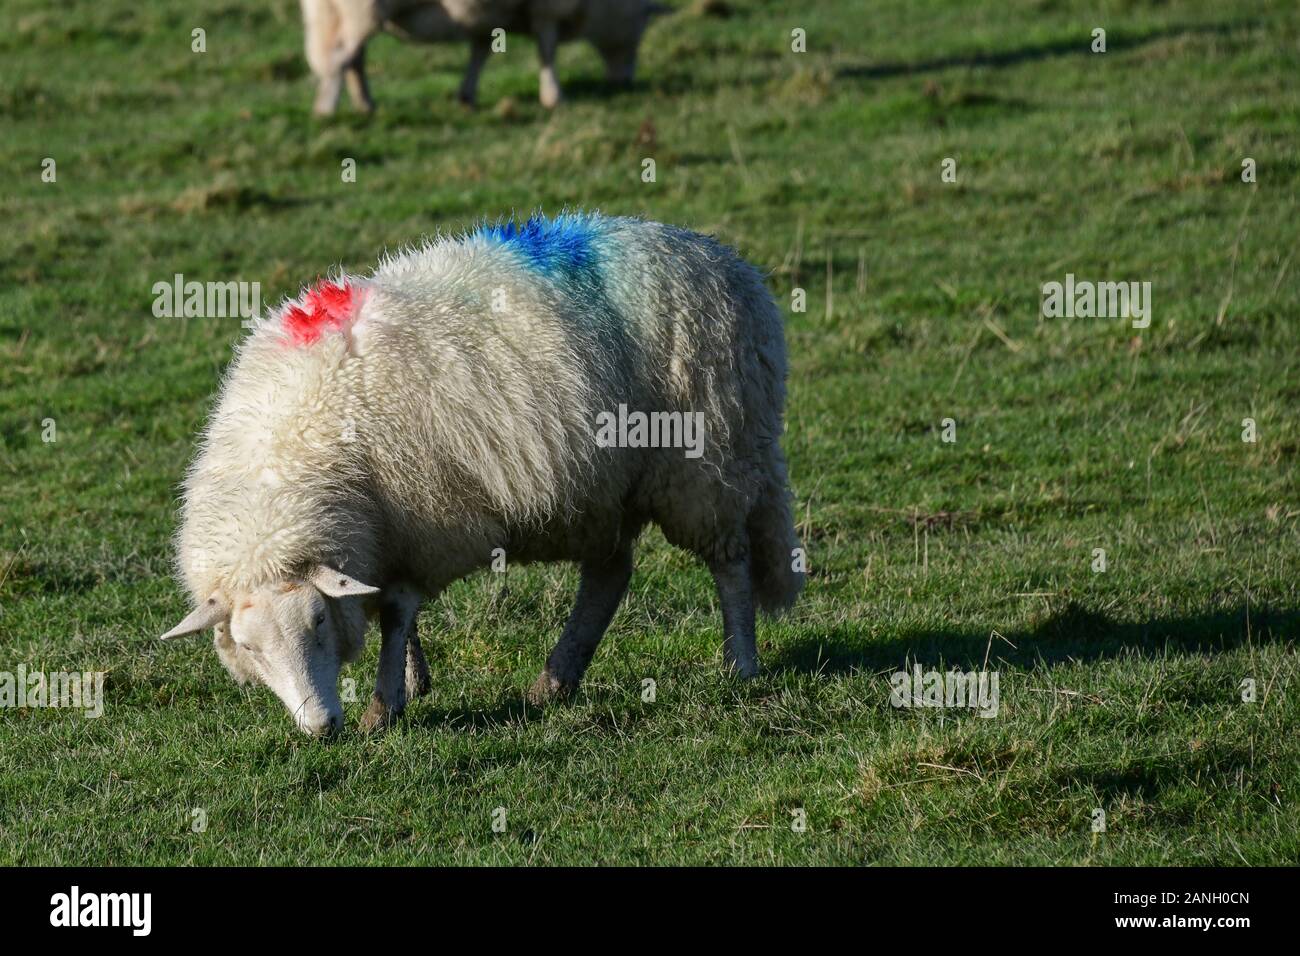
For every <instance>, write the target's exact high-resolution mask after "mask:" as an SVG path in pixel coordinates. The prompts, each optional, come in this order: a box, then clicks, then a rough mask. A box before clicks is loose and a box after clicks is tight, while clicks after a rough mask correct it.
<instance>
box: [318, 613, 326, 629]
mask: <svg viewBox="0 0 1300 956" xmlns="http://www.w3.org/2000/svg"><path fill="white" fill-rule="evenodd" d="M324 623H325V615H324V614H322V615H320V616H319V617H317V618H316V626H317V627H320V626H321V625H322V624H324Z"/></svg>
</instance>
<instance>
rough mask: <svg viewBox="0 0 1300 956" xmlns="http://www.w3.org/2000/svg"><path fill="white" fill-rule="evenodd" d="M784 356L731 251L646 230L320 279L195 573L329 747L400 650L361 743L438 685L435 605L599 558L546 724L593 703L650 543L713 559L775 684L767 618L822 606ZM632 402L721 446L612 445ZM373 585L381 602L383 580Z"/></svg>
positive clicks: (290, 315) (272, 357) (209, 461)
mask: <svg viewBox="0 0 1300 956" xmlns="http://www.w3.org/2000/svg"><path fill="white" fill-rule="evenodd" d="M785 375H786V360H785V346H784V339H783V330H782V323H781V319H780V315H779V313H778V312H777V309H776V307H775V305H774V303H773V302H772V299H771V297H770V295H769V294H768V292H767V290H766V288H765V287H764V285H763V281H762V278H761V277H760V276H759V274H758V273H757V272H756V271H755V270H754V269H753V268H752V267H751V266H749V265H748V264H747V263H745V262H743V261H742V260H740V259H739V258H738V257H737V256H736V255H735V254H734V253H733V252H731V251H730V250H729V249H726V248H725V247H723V246H721V245H719V244H718V243H716V242H715V241H713V240H712V239H709V238H705V237H703V236H699V235H696V234H694V233H690V232H687V231H684V230H681V229H676V228H673V227H670V226H664V225H659V224H656V223H649V222H641V221H637V220H631V219H614V218H605V217H598V216H568V215H566V216H561V217H559V218H558V219H555V220H547V219H543V218H533V219H530V220H529V221H528V222H527V223H526V224H524V225H523V226H522V227H517V226H515V225H514V224H509V225H505V226H494V227H483V228H480V229H478V230H476V231H475V232H473V233H471V234H470V235H468V236H466V237H464V238H461V239H441V240H439V241H436V242H434V243H433V244H431V245H427V246H425V247H424V248H421V249H419V250H417V251H414V252H410V253H407V254H403V255H399V256H396V257H394V258H391V259H389V260H387V261H386V262H384V263H383V264H382V265H381V266H380V268H379V269H378V270H377V271H376V273H375V274H374V275H373V277H371V278H369V279H353V278H344V279H342V280H340V281H338V282H335V283H325V284H322V285H320V286H318V287H316V288H314V289H313V290H311V291H310V292H308V293H307V294H306V295H305V296H304V297H303V299H302V300H301V301H300V302H298V303H294V304H292V305H290V306H289V307H287V308H285V309H284V310H282V312H281V313H280V316H279V318H278V320H275V321H271V322H268V323H264V324H263V325H261V326H260V327H259V328H258V329H257V330H256V331H255V332H254V334H253V335H251V336H250V337H249V338H248V339H247V340H246V341H245V342H244V344H243V345H242V346H241V348H240V350H239V355H238V357H237V359H236V361H235V364H234V366H233V368H232V370H231V371H230V373H229V375H228V377H227V380H226V383H225V387H224V390H223V394H222V397H221V400H220V403H219V405H218V406H217V408H216V411H215V413H214V414H213V417H212V420H211V423H210V424H209V426H208V430H207V434H206V436H205V438H204V441H203V448H202V452H201V454H200V455H199V457H198V460H197V462H196V463H195V465H194V467H193V469H192V470H191V472H190V475H189V477H188V480H187V482H186V487H185V502H184V514H183V520H182V527H181V530H180V533H179V549H178V550H179V561H180V565H181V569H182V572H183V573H184V576H185V579H186V582H187V584H188V586H189V590H190V592H191V594H192V595H193V597H194V599H195V600H196V602H198V609H197V610H195V611H194V613H192V614H191V615H190V616H189V617H187V618H186V619H185V620H184V621H183V622H182V623H181V624H180V625H178V626H177V627H176V628H174V629H173V630H172V631H171V632H169V633H168V634H167V635H165V636H167V637H173V636H176V635H179V634H187V633H194V632H196V631H200V630H203V629H204V628H207V627H214V626H215V627H216V628H217V635H216V646H217V651H218V653H219V654H220V655H221V657H222V660H223V661H224V662H225V663H226V666H227V667H228V669H229V670H230V671H231V673H232V674H233V675H234V676H235V677H236V678H237V679H241V680H248V679H252V678H260V679H261V680H262V681H264V682H265V683H267V684H268V685H269V686H271V687H272V689H274V690H275V691H276V693H277V694H278V695H279V696H280V698H281V699H282V700H283V701H284V703H285V704H286V706H288V707H289V709H290V711H291V712H292V713H293V714H294V715H295V718H296V719H297V721H298V723H299V724H300V726H302V727H303V728H304V729H306V730H308V731H310V732H321V731H327V730H332V729H335V728H337V727H338V726H339V724H340V723H341V719H342V709H341V705H340V703H339V698H338V690H337V686H336V685H337V678H338V672H339V667H340V665H341V663H342V662H343V661H346V660H351V659H353V658H354V657H355V656H356V655H357V654H358V653H359V651H360V649H361V647H362V643H363V635H364V630H365V621H366V616H367V613H374V612H376V611H377V612H378V613H379V616H380V625H381V630H382V633H383V643H382V645H381V650H380V663H379V675H378V679H377V681H376V689H375V695H374V699H373V702H372V705H371V708H370V710H369V711H368V712H367V714H366V716H365V718H364V724H365V726H367V727H374V726H378V725H381V724H383V723H385V722H386V721H388V720H389V719H390V718H391V717H392V716H393V715H395V714H397V713H400V712H401V710H402V709H403V707H404V706H405V703H406V700H407V698H408V697H409V696H411V695H413V694H415V693H418V692H420V690H421V689H422V686H426V685H427V667H426V666H425V664H424V658H423V654H422V653H421V651H420V645H419V641H418V638H417V636H416V629H415V624H416V618H417V616H418V613H419V608H420V604H421V602H422V600H423V599H425V598H433V597H436V596H437V595H438V593H439V592H440V591H441V590H442V589H443V588H445V587H446V586H447V585H449V584H451V583H452V582H454V581H455V580H457V579H459V578H461V577H463V576H465V575H467V574H469V573H471V572H473V571H474V570H476V569H479V568H482V567H484V566H486V565H487V564H488V563H489V562H490V561H491V559H492V556H493V552H494V550H495V549H504V551H505V553H506V555H508V557H509V560H511V561H522V562H526V561H534V560H544V561H551V560H573V561H577V562H580V564H581V569H582V582H581V586H580V588H579V592H578V599H577V603H576V606H575V607H574V610H573V612H572V614H571V616H570V618H569V620H568V623H567V624H566V625H565V628H564V632H563V634H562V636H561V638H560V640H559V643H558V644H557V645H556V646H555V649H554V650H553V651H552V652H551V654H550V657H549V658H548V660H547V662H546V667H545V669H544V670H543V671H542V673H541V675H540V676H539V677H538V679H537V681H536V683H535V684H534V685H533V688H532V691H531V694H532V697H533V699H534V700H535V701H538V702H540V701H544V700H546V699H548V698H550V697H552V696H554V695H557V694H566V693H568V692H571V691H572V690H573V689H574V688H576V687H577V685H578V682H579V681H580V679H581V678H582V675H583V672H584V671H585V670H586V668H587V665H588V663H589V662H590V660H591V657H592V654H593V653H594V652H595V649H596V646H597V644H598V643H599V641H600V639H601V637H602V635H603V634H604V631H605V629H606V627H607V625H608V624H609V622H610V619H611V618H612V617H613V615H614V612H615V610H616V609H617V607H618V604H619V602H620V600H621V599H622V596H623V594H624V592H625V590H626V588H627V585H628V581H629V578H630V576H631V573H632V548H633V543H634V542H635V540H636V538H637V536H638V534H639V533H640V531H641V529H642V528H643V527H644V526H645V525H646V524H647V523H648V522H654V523H656V524H657V525H658V526H659V527H660V528H661V529H662V530H663V532H664V535H665V536H666V537H667V539H668V540H669V541H671V542H672V543H674V544H676V545H678V546H680V547H682V548H685V549H688V550H690V551H691V552H693V553H695V554H696V555H698V556H699V557H700V558H701V559H702V560H704V561H705V562H706V563H707V565H708V567H709V568H710V570H711V571H712V573H713V576H714V579H715V582H716V585H717V589H718V594H719V598H720V602H721V605H722V612H723V621H724V632H725V643H724V648H725V657H726V660H727V663H728V666H729V667H730V668H732V669H734V670H735V671H736V672H737V673H739V674H740V675H742V676H751V675H753V674H754V673H756V671H757V667H758V661H757V656H756V650H755V636H754V606H755V600H757V602H758V604H759V605H761V606H762V607H764V608H765V609H767V610H769V611H777V610H780V609H782V608H785V607H788V606H789V605H790V604H791V603H792V602H793V600H794V598H795V596H796V594H797V592H798V590H799V587H800V585H801V583H802V574H800V573H796V572H795V571H794V570H793V569H792V568H793V564H792V560H793V551H794V549H795V548H796V547H797V541H796V538H795V533H794V528H793V525H792V521H791V515H790V509H789V493H788V490H787V478H786V466H785V459H784V456H783V455H782V452H781V447H780V444H779V438H780V435H781V431H782V414H783V408H784V403H785ZM620 406H625V407H626V409H627V410H630V411H631V412H632V413H635V412H638V411H639V412H667V413H679V414H681V415H686V414H698V415H699V416H700V420H701V421H702V423H703V426H704V441H703V443H702V444H701V445H700V446H699V447H698V449H692V454H691V455H687V454H686V453H685V452H684V449H682V448H680V447H677V448H673V447H658V448H655V447H617V446H611V445H610V444H609V443H608V442H598V441H597V440H596V438H595V432H596V429H597V423H598V422H600V421H601V420H602V417H603V415H604V414H605V413H612V412H613V411H614V410H616V409H620ZM363 582H364V583H363Z"/></svg>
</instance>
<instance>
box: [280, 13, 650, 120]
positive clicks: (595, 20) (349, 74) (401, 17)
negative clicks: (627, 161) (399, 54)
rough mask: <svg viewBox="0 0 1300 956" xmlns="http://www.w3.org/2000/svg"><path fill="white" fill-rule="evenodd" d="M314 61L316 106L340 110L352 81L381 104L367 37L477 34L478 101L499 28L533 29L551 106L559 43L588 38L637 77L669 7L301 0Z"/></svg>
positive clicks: (618, 79)
mask: <svg viewBox="0 0 1300 956" xmlns="http://www.w3.org/2000/svg"><path fill="white" fill-rule="evenodd" d="M301 3H302V16H303V25H304V27H305V28H306V35H307V62H308V63H309V64H310V65H311V69H312V72H313V73H314V74H315V75H316V79H317V92H316V102H315V111H316V113H317V114H318V115H328V114H330V113H333V112H334V108H335V106H336V105H337V104H338V98H339V91H340V90H341V88H342V86H343V83H344V81H345V80H346V82H347V87H348V94H349V95H350V96H351V97H352V102H353V105H355V106H356V108H357V109H359V110H362V111H363V112H369V111H370V110H371V109H372V108H373V107H374V102H373V101H372V100H371V98H370V87H369V84H368V83H367V82H366V67H365V54H366V41H367V40H369V39H370V37H372V36H373V35H374V34H375V33H376V32H378V31H379V30H381V29H385V30H388V32H390V33H393V34H394V35H396V36H399V37H401V38H403V39H406V40H415V41H419V42H424V43H436V42H445V41H450V40H469V42H470V60H469V66H468V67H467V68H466V71H465V79H464V80H463V81H462V82H461V86H460V92H459V96H460V100H461V102H463V103H465V104H467V105H470V106H472V105H474V102H475V99H476V97H477V93H478V77H479V73H480V72H481V71H482V69H483V64H484V63H485V62H486V61H487V58H488V55H489V54H490V53H491V52H492V31H493V30H496V29H498V28H500V29H502V30H507V31H510V32H525V33H531V34H532V35H533V36H534V37H536V39H537V51H538V55H539V57H540V59H541V61H542V69H541V82H540V94H539V98H540V99H541V102H542V105H543V106H546V107H548V108H550V107H553V106H555V105H556V104H558V103H559V102H560V83H559V80H557V79H556V77H555V49H556V46H557V45H558V44H559V43H560V41H562V40H576V39H585V40H588V41H590V42H591V44H592V45H593V46H595V47H596V49H597V50H598V51H599V52H600V55H601V57H602V58H603V59H604V60H605V70H606V75H607V76H608V78H609V80H610V81H611V82H614V83H621V84H627V83H631V82H632V78H633V76H634V74H635V72H636V54H637V47H638V46H639V45H640V42H641V34H642V33H643V32H645V28H646V24H647V23H648V22H649V20H650V17H651V16H653V15H654V14H656V13H660V12H663V11H664V10H666V9H667V8H666V7H662V6H660V5H659V4H657V3H654V2H651V0H301Z"/></svg>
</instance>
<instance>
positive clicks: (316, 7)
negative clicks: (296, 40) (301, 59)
mask: <svg viewBox="0 0 1300 956" xmlns="http://www.w3.org/2000/svg"><path fill="white" fill-rule="evenodd" d="M302 16H303V25H304V27H305V33H306V48H307V63H308V64H309V65H310V66H311V71H312V73H313V74H315V76H316V100H315V103H314V104H313V106H312V109H313V111H314V112H315V113H316V115H317V116H328V115H329V114H330V113H333V112H334V107H335V106H336V105H337V104H338V100H339V90H340V89H342V84H343V76H342V73H341V71H340V67H339V66H338V64H336V63H335V61H334V48H335V47H336V46H337V45H338V38H339V27H340V24H339V15H338V12H337V11H336V10H335V9H334V5H333V4H332V3H330V2H329V0H302Z"/></svg>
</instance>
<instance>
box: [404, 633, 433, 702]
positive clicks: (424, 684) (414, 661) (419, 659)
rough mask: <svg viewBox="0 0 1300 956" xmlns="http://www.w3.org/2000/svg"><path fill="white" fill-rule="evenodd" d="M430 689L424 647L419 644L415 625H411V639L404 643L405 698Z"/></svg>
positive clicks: (423, 693) (422, 693) (425, 692)
mask: <svg viewBox="0 0 1300 956" xmlns="http://www.w3.org/2000/svg"><path fill="white" fill-rule="evenodd" d="M431 689H432V681H431V679H430V677H429V662H428V661H427V660H425V659H424V648H423V647H421V646H420V636H419V635H418V634H417V633H416V627H415V625H414V624H412V625H411V639H410V641H408V642H407V644H406V699H407V700H408V701H410V700H414V699H415V698H417V697H423V696H424V695H425V694H427V693H429V691H430V690H431Z"/></svg>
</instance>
